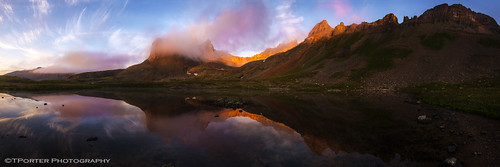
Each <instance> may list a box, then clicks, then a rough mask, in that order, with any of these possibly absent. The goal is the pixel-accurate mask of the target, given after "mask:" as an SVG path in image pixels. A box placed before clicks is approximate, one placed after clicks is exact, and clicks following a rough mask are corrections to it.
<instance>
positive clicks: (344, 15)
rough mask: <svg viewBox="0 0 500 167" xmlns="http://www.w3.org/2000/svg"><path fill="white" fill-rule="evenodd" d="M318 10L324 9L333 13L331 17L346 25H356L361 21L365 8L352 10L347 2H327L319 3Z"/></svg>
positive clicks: (342, 0)
mask: <svg viewBox="0 0 500 167" xmlns="http://www.w3.org/2000/svg"><path fill="white" fill-rule="evenodd" d="M318 5H319V8H326V9H328V10H331V11H332V12H333V16H334V17H335V18H337V19H339V20H341V21H343V22H346V23H348V24H349V23H356V22H360V21H363V20H364V19H365V17H364V13H365V12H364V10H365V8H360V7H359V6H358V8H356V9H355V8H353V5H352V4H351V1H349V0H329V1H326V2H325V3H319V4H318Z"/></svg>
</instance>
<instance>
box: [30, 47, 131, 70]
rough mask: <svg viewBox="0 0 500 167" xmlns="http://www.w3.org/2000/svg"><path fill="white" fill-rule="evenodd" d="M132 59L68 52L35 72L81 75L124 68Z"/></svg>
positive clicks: (119, 56)
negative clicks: (82, 73)
mask: <svg viewBox="0 0 500 167" xmlns="http://www.w3.org/2000/svg"><path fill="white" fill-rule="evenodd" d="M132 60H133V58H132V57H130V56H128V55H111V54H105V53H95V52H86V51H73V52H68V53H66V54H65V55H64V56H62V57H59V58H57V59H56V60H55V61H54V65H51V66H48V67H46V68H42V69H39V70H36V72H39V73H81V72H88V71H101V70H112V69H120V68H125V67H126V65H127V64H128V63H129V62H130V61H132Z"/></svg>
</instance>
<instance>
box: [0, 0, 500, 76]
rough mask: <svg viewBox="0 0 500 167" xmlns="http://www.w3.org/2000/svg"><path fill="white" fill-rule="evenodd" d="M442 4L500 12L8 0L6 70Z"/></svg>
mask: <svg viewBox="0 0 500 167" xmlns="http://www.w3.org/2000/svg"><path fill="white" fill-rule="evenodd" d="M442 3H448V4H455V3H461V4H463V5H465V6H466V7H469V8H471V9H472V10H474V11H476V12H481V13H485V14H487V15H490V16H492V17H493V18H495V20H498V19H499V18H500V10H499V6H500V1H495V0H484V1H439V0H420V1H414V0H413V1H402V0H385V1H374V0H352V1H349V0H317V1H309V0H273V1H271V0H245V1H239V0H212V1H208V0H207V1H196V0H123V1H111V0H53V1H51V0H0V74H4V73H6V72H10V71H13V70H21V69H32V68H36V67H40V66H41V67H48V68H47V69H48V71H46V72H84V71H94V70H106V69H115V68H125V67H127V66H129V65H132V64H136V63H140V62H142V61H143V60H144V59H146V58H147V56H148V55H149V49H150V45H151V43H152V41H153V40H154V39H155V38H158V37H162V36H168V35H172V34H175V35H177V36H181V37H182V36H194V37H195V38H196V39H199V40H206V39H210V40H211V41H212V43H213V44H214V47H215V48H216V49H219V50H226V51H228V52H229V53H231V54H233V55H237V56H251V55H253V54H256V53H258V52H260V51H262V50H264V49H265V48H268V47H275V46H276V45H278V44H279V43H281V42H286V41H290V40H298V41H301V40H303V39H304V37H305V36H306V35H307V33H308V32H309V30H310V29H311V28H312V27H313V26H314V25H315V24H316V23H318V22H320V21H321V20H323V19H325V20H327V21H328V22H329V23H330V25H331V26H332V27H333V26H335V25H337V24H339V23H340V22H341V21H342V22H344V23H346V24H351V23H360V22H361V21H368V22H372V21H375V20H377V19H379V18H382V17H383V16H384V15H386V14H387V13H394V14H395V15H396V16H397V17H398V18H399V20H400V22H401V21H402V18H403V16H413V15H420V14H422V13H423V12H424V11H425V10H426V9H429V8H432V7H434V6H436V5H439V4H442Z"/></svg>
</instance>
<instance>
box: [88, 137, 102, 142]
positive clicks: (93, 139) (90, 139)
mask: <svg viewBox="0 0 500 167" xmlns="http://www.w3.org/2000/svg"><path fill="white" fill-rule="evenodd" d="M98 139H99V138H97V137H91V138H88V139H87V142H89V141H97V140H98Z"/></svg>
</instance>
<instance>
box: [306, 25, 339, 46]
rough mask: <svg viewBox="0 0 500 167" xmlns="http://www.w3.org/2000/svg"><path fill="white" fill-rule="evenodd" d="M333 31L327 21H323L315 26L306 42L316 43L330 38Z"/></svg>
mask: <svg viewBox="0 0 500 167" xmlns="http://www.w3.org/2000/svg"><path fill="white" fill-rule="evenodd" d="M332 31H333V28H332V27H330V25H329V24H328V22H327V21H326V20H323V21H321V22H319V23H318V24H316V25H315V26H314V28H313V29H312V30H311V32H309V35H308V36H307V38H306V40H305V41H308V42H314V41H318V40H320V39H322V38H328V37H330V35H331V32H332Z"/></svg>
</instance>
